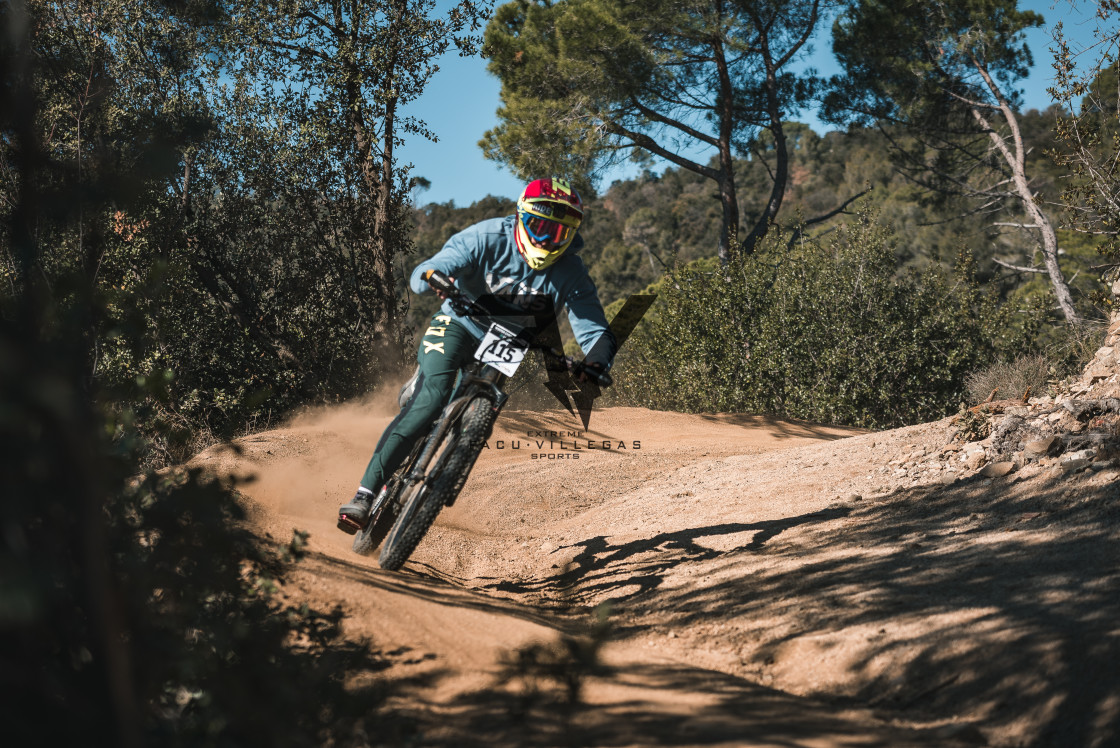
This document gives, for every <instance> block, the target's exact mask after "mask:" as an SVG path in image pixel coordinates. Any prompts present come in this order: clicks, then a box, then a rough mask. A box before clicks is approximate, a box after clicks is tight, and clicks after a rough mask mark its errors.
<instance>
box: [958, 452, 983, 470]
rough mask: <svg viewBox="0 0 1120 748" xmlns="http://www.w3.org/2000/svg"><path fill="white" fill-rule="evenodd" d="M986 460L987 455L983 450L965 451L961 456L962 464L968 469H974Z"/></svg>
mask: <svg viewBox="0 0 1120 748" xmlns="http://www.w3.org/2000/svg"><path fill="white" fill-rule="evenodd" d="M987 461H988V456H987V455H986V454H984V451H983V450H979V451H976V452H967V453H965V455H964V457H963V462H964V466H965V467H966V468H968V469H969V470H976V469H977V468H978V467H980V466H981V465H983V464H984V463H985V462H987Z"/></svg>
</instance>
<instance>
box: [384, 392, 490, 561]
mask: <svg viewBox="0 0 1120 748" xmlns="http://www.w3.org/2000/svg"><path fill="white" fill-rule="evenodd" d="M494 417H495V413H494V411H493V406H492V404H491V402H490V401H489V400H488V399H486V398H484V397H477V398H475V399H474V400H472V401H471V402H470V403H468V404H467V407H466V408H465V409H464V410H463V415H462V417H461V418H460V421H459V430H458V435H457V436H456V435H455V434H454V433H452V434H450V435H449V436H448V437H447V438H446V439H445V441H444V444H443V446H442V447H441V448H440V449H441V452H440V454H439V455H438V456H437V457H436V458H435V460H434V462H433V467H432V469H431V470H429V471H428V475H427V476H426V478H425V480H424V482H423V483H420V484H418V485H415V486H410V487H408V488H406V489H405V491H406V492H410V493H411V495H410V496H408V497H407V499H406V501H405V505H404V508H403V509H402V510H401V512H400V514H399V515H398V516H397V519H396V522H394V523H393V527H392V528H391V529H390V530H389V533H388V535H387V536H386V537H385V542H384V544H383V545H382V547H381V556H380V558H379V559H378V562H379V563H380V565H381V568H382V569H388V570H389V571H396V570H397V569H399V568H401V567H402V566H404V562H405V561H407V560H408V557H409V556H411V555H412V552H413V551H414V550H416V546H417V545H419V544H420V540H421V539H422V538H423V537H424V535H425V534H426V533H427V532H428V528H429V527H431V526H432V522H434V521H435V519H436V515H437V514H439V511H440V509H443V507H445V506H446V505H448V504H450V503H451V502H453V501H454V500H455V498H456V497H457V496H458V495H459V491H461V490H462V489H463V486H464V485H465V484H466V482H467V476H468V475H470V471H471V468H472V467H474V463H475V460H477V459H478V455H479V453H480V452H481V451H482V447H483V445H484V444H485V443H486V439H487V437H489V436H490V430H491V428H492V427H493V425H494Z"/></svg>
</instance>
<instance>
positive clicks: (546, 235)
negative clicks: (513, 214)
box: [521, 205, 576, 245]
mask: <svg viewBox="0 0 1120 748" xmlns="http://www.w3.org/2000/svg"><path fill="white" fill-rule="evenodd" d="M533 210H534V211H535V210H538V207H537V206H536V205H534V206H533ZM521 224H522V225H523V226H524V227H525V231H526V232H528V234H529V238H530V239H532V240H533V241H534V242H536V243H538V244H554V245H560V244H564V243H566V242H567V241H568V240H569V239H571V238H572V236H573V235H574V234H575V233H576V228H575V227H574V226H565V225H564V224H562V223H560V222H559V221H554V220H552V219H550V218H542V217H541V216H537V215H533V214H531V213H522V214H521Z"/></svg>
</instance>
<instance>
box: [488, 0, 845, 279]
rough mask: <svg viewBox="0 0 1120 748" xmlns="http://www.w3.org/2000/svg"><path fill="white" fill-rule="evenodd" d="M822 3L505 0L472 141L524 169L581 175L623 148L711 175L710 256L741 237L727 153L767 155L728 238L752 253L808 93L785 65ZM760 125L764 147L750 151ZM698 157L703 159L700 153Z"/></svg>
mask: <svg viewBox="0 0 1120 748" xmlns="http://www.w3.org/2000/svg"><path fill="white" fill-rule="evenodd" d="M830 5H831V3H830V2H829V0H812V1H811V2H796V1H793V0H686V1H684V2H682V1H681V0H654V1H653V2H644V3H632V2H626V1H625V0H561V1H560V2H549V1H548V0H536V1H530V0H516V1H515V2H511V3H508V4H506V5H504V6H502V7H500V8H499V9H498V10H497V11H496V13H495V15H494V18H493V19H492V20H491V22H490V24H489V26H488V27H487V30H486V37H485V38H486V47H485V54H486V55H487V56H488V57H489V58H490V60H491V62H490V66H489V69H490V70H491V72H493V73H494V74H496V75H497V76H498V77H499V78H500V79H501V81H502V93H501V97H502V106H501V108H500V109H499V110H498V117H499V120H500V122H499V125H498V126H497V127H496V128H494V129H493V130H491V131H489V132H487V133H486V136H485V138H484V139H483V141H482V143H481V145H482V146H483V149H484V150H485V153H486V155H487V157H488V158H492V159H494V160H497V161H501V162H503V163H505V164H507V165H509V166H510V167H511V168H513V170H514V171H516V172H517V173H518V174H519V175H521V176H522V177H524V178H530V177H532V176H534V175H539V174H542V173H549V172H560V173H567V174H570V175H572V176H573V177H575V178H577V184H579V183H580V182H579V180H582V184H583V185H584V186H590V185H591V184H592V182H593V174H594V173H595V172H596V170H597V169H598V168H600V167H601V166H603V165H605V164H607V163H611V162H613V161H614V160H615V159H617V158H619V157H620V156H621V155H626V154H629V155H631V156H634V157H636V158H638V159H639V160H643V159H644V160H646V161H649V160H650V159H651V158H652V157H654V156H656V157H659V158H662V159H665V160H666V161H669V162H670V163H672V164H676V165H677V166H680V167H682V168H684V169H687V170H689V171H691V172H695V173H696V174H699V175H701V176H703V177H704V178H706V179H709V180H711V181H713V182H715V183H716V185H717V186H718V190H719V201H720V205H721V209H722V225H721V231H720V236H719V245H718V249H719V257H720V259H721V260H722V261H723V262H724V263H726V262H727V261H728V259H729V257H730V253H731V248H732V246H733V245H734V244H735V243H736V241H738V240H739V239H740V237H739V221H740V210H739V202H738V196H737V192H736V184H735V169H734V163H733V160H734V155H735V154H736V153H740V154H754V155H755V156H756V157H758V158H763V159H765V160H766V161H767V163H769V164H770V166H769V168H770V171H771V173H770V177H771V185H770V194H769V198H768V199H767V201H766V203H765V205H764V206H763V208H762V210H761V211H760V212H759V214H758V215H755V216H753V226H752V228H751V230H750V232H749V233H748V234H747V236H746V237H745V238H742V241H741V246H742V247H743V250H744V251H745V252H748V253H749V252H751V251H753V248H754V247H755V245H756V244H757V243H758V241H759V240H760V239H761V238H762V237H763V236H765V234H766V232H767V231H768V230H769V227H770V225H771V224H772V223H773V222H774V221H775V219H776V218H777V215H778V212H779V210H780V209H781V205H782V200H783V197H784V196H785V194H786V190H787V188H788V174H789V153H788V150H787V148H786V134H785V125H784V122H785V120H786V118H787V117H788V116H789V115H790V114H791V113H793V112H796V111H797V110H798V109H799V108H800V107H801V106H802V105H803V104H805V103H806V102H807V101H808V100H809V98H810V96H811V95H812V93H813V92H814V89H815V84H816V78H815V77H814V74H813V71H808V72H805V73H795V72H792V68H793V64H794V63H795V62H796V61H797V60H798V59H799V56H800V55H801V54H802V53H803V52H804V51H806V48H807V44H808V42H809V38H810V37H811V35H812V34H813V32H814V31H815V30H816V28H817V25H818V22H819V20H820V18H821V14H822V12H824V11H825V10H826V8H828V7H830ZM763 133H765V134H766V135H767V140H768V142H769V144H770V145H771V146H772V149H773V150H772V152H771V153H768V154H765V155H764V154H762V152H761V151H760V150H759V149H758V147H757V146H758V144H759V143H760V141H761V137H760V136H761V135H762V134H763ZM713 153H714V155H711V157H710V160H704V159H705V156H704V155H692V154H713Z"/></svg>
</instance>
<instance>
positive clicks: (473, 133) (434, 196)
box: [398, 0, 1096, 206]
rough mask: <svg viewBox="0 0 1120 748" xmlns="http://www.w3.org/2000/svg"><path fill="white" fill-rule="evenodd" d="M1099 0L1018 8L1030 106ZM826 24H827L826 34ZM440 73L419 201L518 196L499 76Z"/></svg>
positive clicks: (477, 65) (418, 106) (418, 154)
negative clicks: (1026, 25) (483, 145)
mask: <svg viewBox="0 0 1120 748" xmlns="http://www.w3.org/2000/svg"><path fill="white" fill-rule="evenodd" d="M499 2H501V0H499ZM437 5H438V7H440V8H444V7H447V6H448V5H450V0H438V2H437ZM1095 5H1096V3H1094V2H1086V1H1085V0H1074V1H1073V2H1071V1H1070V0H1024V1H1023V2H1020V4H1019V7H1020V8H1023V9H1029V10H1033V11H1036V12H1038V13H1040V14H1042V16H1043V17H1045V19H1046V27H1045V28H1043V29H1037V30H1032V31H1031V32H1030V33H1029V35H1028V37H1027V43H1028V44H1029V46H1030V48H1031V52H1032V53H1033V55H1034V61H1035V64H1034V67H1033V68H1032V70H1031V74H1030V77H1029V78H1027V79H1026V80H1025V81H1024V82H1023V89H1024V93H1025V100H1026V106H1027V108H1036V109H1044V108H1046V107H1047V106H1049V105H1050V104H1051V100H1050V97H1049V95H1048V94H1047V93H1046V88H1047V86H1049V85H1050V83H1051V78H1052V72H1053V71H1052V69H1051V66H1050V60H1051V55H1050V52H1049V51H1048V48H1049V46H1050V45H1051V36H1050V29H1051V28H1052V26H1053V24H1054V23H1056V22H1057V21H1063V22H1064V26H1065V31H1066V36H1067V37H1069V38H1070V39H1072V40H1074V41H1075V42H1077V41H1083V40H1087V39H1090V38H1091V33H1092V29H1093V25H1094V18H1093V8H1094V7H1095ZM827 29H828V25H826V26H825V30H826V33H827ZM814 46H815V48H816V49H815V51H814V55H813V57H812V58H811V59H810V60H809V62H808V63H807V64H811V65H813V66H815V67H816V68H817V69H818V71H820V72H822V73H825V74H828V73H830V72H832V71H833V70H834V69H835V61H834V59H833V58H832V54H831V52H830V51H829V43H828V38H827V35H826V36H825V37H824V38H822V39H819V40H818V41H817V42H816V44H815V45H814ZM439 66H440V71H439V72H438V73H437V74H436V75H435V76H434V78H433V79H432V81H431V82H430V83H429V85H428V88H427V89H426V90H425V92H424V94H423V95H422V96H421V97H420V99H418V100H417V101H415V102H413V103H412V104H411V105H410V106H409V108H408V109H407V113H408V114H411V115H413V116H417V117H420V118H421V119H423V120H424V121H426V122H427V124H428V127H429V128H430V129H431V131H432V132H434V133H436V135H437V136H438V137H439V142H438V143H431V142H428V141H426V140H424V139H423V138H421V137H419V136H414V137H410V138H409V139H408V140H407V141H406V142H405V145H404V147H403V148H401V149H400V150H399V151H398V156H399V158H400V159H401V161H402V162H411V163H412V164H413V166H414V170H413V174H415V175H417V176H422V177H425V178H427V179H428V180H430V181H431V183H432V186H431V188H430V189H428V190H426V191H423V192H420V193H419V194H417V196H416V199H417V202H418V203H420V204H426V203H430V202H436V203H445V202H448V201H454V202H455V204H456V205H459V206H465V205H470V204H471V203H472V202H474V201H475V200H478V199H480V198H482V197H484V196H486V195H488V194H491V195H498V196H502V197H511V198H512V197H516V196H517V194H518V193H519V192H520V191H521V188H522V187H523V186H524V185H523V183H522V182H521V180H519V179H517V178H516V177H514V176H513V175H512V174H511V173H509V172H508V171H506V170H505V169H504V168H503V167H502V166H500V165H499V164H497V163H496V162H494V161H488V160H487V159H485V158H483V156H482V150H481V149H480V148H479V147H478V141H479V140H480V139H481V138H482V135H483V133H485V132H486V131H487V130H488V129H490V128H492V127H493V126H494V125H495V124H496V121H497V120H496V117H495V112H496V111H497V108H498V103H499V100H498V93H499V90H500V88H501V86H500V84H499V83H498V79H497V78H495V77H494V76H492V75H490V74H489V73H488V72H487V71H486V62H485V61H484V60H482V59H479V58H477V57H475V58H462V57H459V56H458V54H457V53H455V52H451V53H449V54H447V55H445V56H444V57H443V59H441V60H440V61H439ZM800 119H801V121H803V122H807V123H809V124H810V125H811V126H813V129H815V130H817V131H818V132H822V131H823V130H824V127H823V126H821V124H820V122H819V121H818V120H817V119H816V118H815V117H814V116H812V115H811V114H808V113H806V114H803V115H802V116H801V117H800ZM633 173H634V172H633V170H632V169H630V170H628V169H626V168H625V167H623V168H621V169H619V170H618V171H617V172H616V173H613V174H610V175H608V176H607V177H606V179H605V180H604V186H606V185H609V184H610V182H611V181H612V180H613V179H620V178H627V177H630V176H633Z"/></svg>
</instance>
